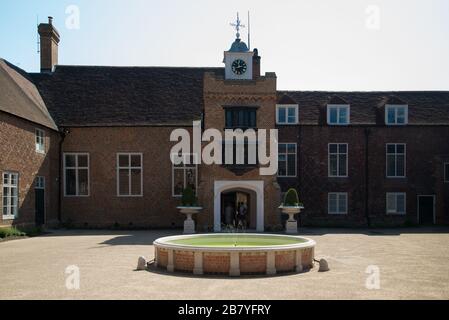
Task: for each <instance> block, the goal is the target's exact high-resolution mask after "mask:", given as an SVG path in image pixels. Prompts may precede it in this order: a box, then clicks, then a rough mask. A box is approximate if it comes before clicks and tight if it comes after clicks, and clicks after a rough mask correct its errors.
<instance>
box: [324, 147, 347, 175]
mask: <svg viewBox="0 0 449 320" xmlns="http://www.w3.org/2000/svg"><path fill="white" fill-rule="evenodd" d="M332 144H336V145H337V153H332V154H336V155H337V175H332V174H331V152H330V151H331V145H332ZM342 144H343V145H346V175H340V174H339V173H340V161H339V160H338V157H339V156H340V155H341V154H344V153H340V145H342ZM348 163H349V144H348V143H339V142H332V143H328V145H327V176H328V178H347V177H348V176H349V172H348Z"/></svg>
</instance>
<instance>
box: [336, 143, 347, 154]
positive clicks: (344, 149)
mask: <svg viewBox="0 0 449 320" xmlns="http://www.w3.org/2000/svg"><path fill="white" fill-rule="evenodd" d="M347 150H348V146H347V145H346V144H340V145H338V151H339V152H340V153H346V152H347Z"/></svg>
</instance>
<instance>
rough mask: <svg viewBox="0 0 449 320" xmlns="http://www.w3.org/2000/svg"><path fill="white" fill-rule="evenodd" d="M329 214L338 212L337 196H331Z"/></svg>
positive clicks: (332, 194) (331, 194)
mask: <svg viewBox="0 0 449 320" xmlns="http://www.w3.org/2000/svg"><path fill="white" fill-rule="evenodd" d="M329 212H337V194H335V193H330V194H329Z"/></svg>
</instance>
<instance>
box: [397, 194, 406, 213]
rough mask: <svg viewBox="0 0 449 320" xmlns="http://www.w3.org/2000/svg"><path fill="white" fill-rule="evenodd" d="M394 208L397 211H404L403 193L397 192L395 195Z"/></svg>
mask: <svg viewBox="0 0 449 320" xmlns="http://www.w3.org/2000/svg"><path fill="white" fill-rule="evenodd" d="M396 201H397V202H396V208H397V212H398V213H403V212H405V197H404V195H403V194H398V195H397V196H396Z"/></svg>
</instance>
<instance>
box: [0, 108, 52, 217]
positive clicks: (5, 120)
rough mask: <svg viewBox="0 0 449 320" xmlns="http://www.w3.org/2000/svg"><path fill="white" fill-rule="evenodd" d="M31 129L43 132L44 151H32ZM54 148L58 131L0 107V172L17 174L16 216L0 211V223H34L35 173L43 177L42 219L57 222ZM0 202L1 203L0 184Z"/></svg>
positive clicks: (32, 134)
mask: <svg viewBox="0 0 449 320" xmlns="http://www.w3.org/2000/svg"><path fill="white" fill-rule="evenodd" d="M35 129H41V130H43V131H44V132H45V153H38V152H36V147H35ZM58 149H59V133H57V132H55V131H54V130H51V129H48V128H45V127H43V126H41V125H37V124H34V123H32V122H30V121H27V120H24V119H21V118H18V117H15V116H12V115H9V114H7V113H4V112H1V111H0V155H1V157H0V174H2V175H3V173H4V172H13V173H17V174H18V176H19V182H18V189H19V190H18V191H19V199H18V200H19V201H18V202H19V203H18V206H19V209H18V215H17V218H16V219H14V220H4V219H3V215H2V214H0V226H9V225H15V226H29V225H34V223H35V192H34V182H35V178H36V176H41V177H44V178H45V223H46V225H55V224H57V223H58V191H59V179H58V176H59V174H58V170H59V166H58V164H59V160H58V157H59V151H58ZM2 186H3V184H2ZM0 203H1V204H2V207H3V187H2V188H0ZM2 212H3V211H2Z"/></svg>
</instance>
